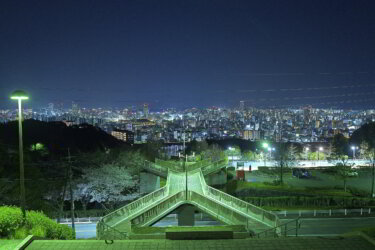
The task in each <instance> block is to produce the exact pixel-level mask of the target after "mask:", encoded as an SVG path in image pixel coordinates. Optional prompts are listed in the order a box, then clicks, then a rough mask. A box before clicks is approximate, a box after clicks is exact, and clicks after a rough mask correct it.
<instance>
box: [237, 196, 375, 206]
mask: <svg viewBox="0 0 375 250" xmlns="http://www.w3.org/2000/svg"><path fill="white" fill-rule="evenodd" d="M241 199H242V200H244V201H247V202H249V203H251V204H254V205H256V206H261V207H263V206H267V207H317V206H319V207H335V208H337V207H340V208H365V207H374V206H375V199H371V198H357V197H334V196H332V197H330V196H319V197H303V196H302V197H301V196H281V197H243V198H241Z"/></svg>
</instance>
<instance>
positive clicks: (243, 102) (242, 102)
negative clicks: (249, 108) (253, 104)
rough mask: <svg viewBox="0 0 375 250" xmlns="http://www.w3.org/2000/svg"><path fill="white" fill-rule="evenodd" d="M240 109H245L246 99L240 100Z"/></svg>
mask: <svg viewBox="0 0 375 250" xmlns="http://www.w3.org/2000/svg"><path fill="white" fill-rule="evenodd" d="M240 110H241V111H244V110H245V101H240Z"/></svg>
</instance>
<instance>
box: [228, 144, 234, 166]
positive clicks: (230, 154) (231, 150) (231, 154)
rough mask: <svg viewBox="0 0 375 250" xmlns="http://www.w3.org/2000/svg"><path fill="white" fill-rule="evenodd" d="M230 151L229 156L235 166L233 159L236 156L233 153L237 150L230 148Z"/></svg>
mask: <svg viewBox="0 0 375 250" xmlns="http://www.w3.org/2000/svg"><path fill="white" fill-rule="evenodd" d="M228 150H229V156H230V157H231V160H232V164H233V157H234V156H233V153H232V152H233V151H234V150H235V148H232V147H229V148H228Z"/></svg>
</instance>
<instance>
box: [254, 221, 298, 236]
mask: <svg viewBox="0 0 375 250" xmlns="http://www.w3.org/2000/svg"><path fill="white" fill-rule="evenodd" d="M299 220H300V217H298V218H297V219H294V220H291V221H288V222H286V223H284V224H281V225H278V226H276V227H274V228H270V229H267V230H264V231H262V232H260V233H258V234H257V235H256V236H257V237H258V238H260V236H261V235H262V234H264V236H267V234H268V232H270V231H275V233H274V237H277V236H278V234H277V233H276V232H277V229H278V228H279V229H280V232H281V234H280V235H282V236H284V237H287V232H290V231H293V230H295V232H296V233H295V237H298V229H299V228H300V227H301V223H300V221H299ZM292 223H296V226H295V227H294V228H291V229H289V230H288V229H287V226H288V225H289V224H292ZM283 228H284V232H282V229H283ZM283 233H284V234H283Z"/></svg>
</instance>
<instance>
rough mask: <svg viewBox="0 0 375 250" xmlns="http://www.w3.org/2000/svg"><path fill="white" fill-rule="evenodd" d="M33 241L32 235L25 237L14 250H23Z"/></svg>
mask: <svg viewBox="0 0 375 250" xmlns="http://www.w3.org/2000/svg"><path fill="white" fill-rule="evenodd" d="M34 239H35V237H34V235H29V236H27V237H26V238H25V239H24V240H23V241H22V242H21V243H20V244H18V245H17V246H16V248H15V250H24V249H26V247H27V246H28V245H30V244H31V242H33V240H34Z"/></svg>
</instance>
